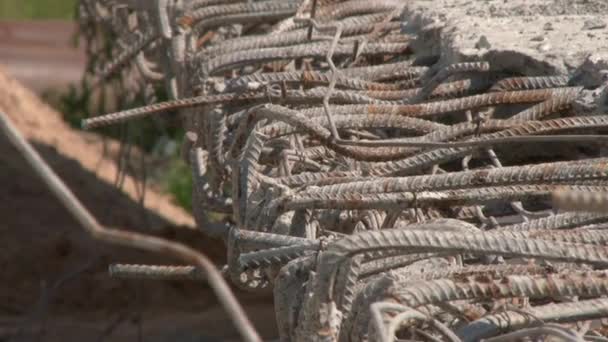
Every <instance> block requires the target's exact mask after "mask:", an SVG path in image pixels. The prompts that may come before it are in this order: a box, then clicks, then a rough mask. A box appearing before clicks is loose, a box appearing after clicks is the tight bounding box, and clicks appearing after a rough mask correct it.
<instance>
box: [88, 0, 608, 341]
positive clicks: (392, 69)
mask: <svg viewBox="0 0 608 342" xmlns="http://www.w3.org/2000/svg"><path fill="white" fill-rule="evenodd" d="M406 5H407V1H406V0H376V1H369V0H364V1H361V0H350V1H341V0H267V1H239V0H181V1H174V0H82V1H81V3H80V18H81V27H82V31H83V33H84V34H85V36H86V37H87V38H88V43H89V45H88V46H89V50H88V51H89V55H90V56H91V58H92V59H95V58H97V59H96V60H95V61H94V62H95V63H93V64H95V65H97V67H98V68H97V70H96V77H97V79H96V80H95V83H96V84H103V82H104V81H105V80H106V79H107V78H108V77H110V76H113V75H116V74H118V75H120V76H121V77H122V78H123V79H125V80H128V82H130V83H131V84H135V85H136V88H137V89H139V90H141V91H142V92H144V93H147V94H150V93H151V90H150V89H153V88H154V87H158V86H161V87H163V88H164V89H165V90H166V92H167V93H168V94H169V97H170V100H169V101H166V102H156V101H155V98H154V96H148V97H147V99H148V100H149V102H150V103H149V104H148V105H146V106H144V107H139V108H134V109H129V110H126V111H121V112H117V113H111V114H107V115H102V116H98V117H91V118H88V119H86V120H85V121H84V122H83V126H84V128H86V129H93V128H96V127H101V126H106V125H111V124H118V123H122V122H126V121H129V120H147V117H148V116H151V115H158V116H174V117H175V116H177V117H179V119H180V120H182V122H183V124H184V127H185V129H186V131H187V133H186V135H185V137H184V146H183V155H184V157H185V158H186V160H187V162H188V163H189V165H190V167H191V168H192V176H193V179H194V184H195V188H194V189H193V206H194V215H195V217H196V220H197V224H198V226H199V228H200V230H201V231H202V232H204V233H206V234H209V235H211V236H214V237H222V238H223V239H224V241H225V242H226V248H227V251H228V259H229V260H228V264H227V265H226V267H225V268H224V269H223V273H224V276H225V277H227V278H228V279H229V280H230V281H231V282H232V283H233V284H234V285H236V286H238V287H240V288H242V289H245V290H248V291H264V289H268V288H272V289H273V291H274V297H275V298H274V299H275V309H276V319H277V325H278V328H279V334H280V338H281V340H283V341H305V340H315V341H318V340H324V341H362V340H369V341H397V340H400V341H410V340H422V341H478V340H481V339H486V340H487V341H511V340H526V339H529V340H532V341H536V340H539V339H540V340H568V341H583V340H590V341H606V340H607V339H606V337H604V336H605V331H606V330H605V328H604V326H603V324H601V323H602V320H601V319H602V318H604V317H606V316H608V299H604V298H603V297H604V296H605V295H606V294H608V273H606V271H604V268H605V267H606V266H607V265H608V248H607V247H606V246H607V244H608V234H607V233H606V232H607V230H605V229H606V228H608V210H607V209H608V205H607V203H608V200H607V199H608V196H607V195H606V190H607V187H608V184H607V181H608V164H607V161H608V159H606V157H605V153H603V152H604V151H605V149H604V147H603V146H604V145H605V144H606V142H607V141H608V138H607V136H606V135H603V133H605V132H606V129H607V128H608V116H606V115H605V113H604V112H602V108H603V107H602V106H598V105H597V101H596V99H597V98H600V99H603V98H604V96H605V93H604V92H603V89H584V88H583V87H582V86H579V85H578V84H576V81H575V80H574V79H571V78H570V77H567V76H555V75H547V76H534V77H529V76H526V75H518V74H517V73H516V72H515V71H513V70H503V69H500V68H497V67H494V66H493V65H492V61H491V60H480V61H459V62H457V63H448V62H447V59H446V58H444V57H445V56H441V55H432V54H430V55H429V54H428V53H427V54H421V53H419V51H416V49H415V47H414V46H413V44H412V42H414V41H416V40H417V39H424V37H417V36H416V35H415V34H413V33H407V34H406V33H403V32H402V28H403V26H404V25H405V24H406V23H405V22H404V20H403V19H401V18H400V16H401V13H402V10H403V7H404V6H406ZM108 47H109V48H110V49H111V51H112V55H111V58H106V59H104V58H101V57H100V56H101V55H102V54H101V52H100V51H101V50H102V49H103V48H108ZM590 99H591V100H590ZM552 197H553V198H552ZM213 212H219V213H223V214H225V215H226V217H227V219H225V220H223V221H220V222H218V221H214V220H212V219H211V218H210V215H209V214H210V213H213ZM199 265H200V264H193V265H186V266H175V267H166V266H153V265H122V264H121V265H112V266H111V269H110V271H111V274H112V275H114V276H119V277H137V278H150V279H207V277H208V275H207V274H205V272H206V270H204V269H201V267H200V266H199ZM216 281H217V279H216ZM224 303H225V304H226V305H227V308H228V310H231V312H233V313H234V315H233V317H237V318H239V319H237V320H236V321H235V324H237V325H239V324H241V325H242V324H245V323H243V322H246V321H247V319H246V318H245V317H242V312H237V311H238V310H236V311H235V309H234V308H231V307H230V305H232V304H234V303H230V302H224ZM235 312H236V313H235ZM240 331H241V333H242V334H243V338H244V339H247V340H258V339H259V338H258V337H257V335H256V334H255V332H254V331H252V330H251V329H241V330H240Z"/></svg>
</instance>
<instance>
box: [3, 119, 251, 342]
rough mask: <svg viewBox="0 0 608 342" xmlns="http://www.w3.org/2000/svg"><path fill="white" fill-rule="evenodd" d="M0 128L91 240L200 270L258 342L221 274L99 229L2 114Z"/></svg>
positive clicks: (164, 245) (163, 243) (140, 237)
mask: <svg viewBox="0 0 608 342" xmlns="http://www.w3.org/2000/svg"><path fill="white" fill-rule="evenodd" d="M0 128H1V129H2V131H3V133H4V134H5V135H6V136H7V137H8V138H9V140H10V141H11V143H12V144H13V145H14V146H15V147H16V148H17V150H18V151H19V152H20V153H21V154H22V155H23V156H24V157H25V159H26V160H27V162H28V163H29V164H30V166H31V167H32V168H33V169H34V171H35V172H36V173H37V174H38V176H40V177H41V178H42V180H43V181H44V183H45V185H46V186H47V187H48V188H49V190H50V191H51V192H53V194H54V195H55V196H56V197H57V199H58V200H59V201H60V202H61V203H62V204H63V206H64V207H65V208H66V209H67V210H68V211H69V212H70V214H71V215H72V216H74V218H75V219H76V220H77V221H78V222H79V223H80V225H81V226H82V227H83V228H84V229H85V230H86V231H87V232H88V233H89V234H90V235H91V236H92V237H93V238H95V239H98V240H101V241H104V242H107V243H111V244H117V245H122V246H127V247H133V248H136V249H140V250H145V251H150V252H154V253H162V254H168V255H171V256H173V257H176V258H178V259H181V260H183V261H184V262H186V263H188V264H192V265H195V266H196V267H198V268H200V270H201V271H203V272H204V274H205V277H206V279H207V282H208V283H209V285H210V286H211V288H212V289H213V291H214V292H215V294H216V295H217V298H218V299H219V301H220V302H221V303H222V305H223V306H224V308H225V310H226V311H227V313H228V315H229V316H230V317H231V319H232V321H233V322H234V325H235V328H236V329H237V331H238V332H239V333H240V334H241V337H242V338H243V339H244V340H246V341H261V338H260V337H259V336H258V334H257V332H256V331H255V329H254V328H253V326H252V324H251V322H250V321H249V319H248V318H247V316H246V315H245V312H244V311H243V309H242V308H241V306H240V305H239V303H238V301H237V300H236V298H235V296H234V294H233V293H232V291H231V290H230V288H229V286H228V285H227V284H226V282H225V281H224V278H223V277H222V275H221V273H220V272H218V271H217V269H216V268H215V266H214V265H213V263H212V262H211V261H210V260H209V259H208V258H207V257H205V256H204V255H202V254H201V253H199V252H197V251H195V250H194V249H192V248H190V247H187V246H185V245H183V244H180V243H176V242H172V241H168V240H165V239H162V238H158V237H154V236H148V235H144V234H140V233H135V232H127V231H119V230H115V229H108V228H105V227H103V226H101V225H100V224H99V223H98V222H97V220H96V219H95V218H94V217H93V216H92V215H91V213H90V212H89V211H88V210H87V209H86V208H85V207H84V206H83V205H82V203H81V202H80V201H79V200H78V198H76V196H74V194H73V193H72V192H71V191H70V190H69V189H68V188H67V186H66V185H65V183H63V181H62V180H61V179H60V178H59V177H58V176H57V174H56V173H55V172H54V171H53V170H52V169H51V168H50V167H49V166H48V164H46V163H45V162H44V160H43V159H42V158H41V157H40V155H39V154H38V153H37V152H36V151H35V150H34V149H33V148H32V146H31V145H30V144H29V143H28V142H27V141H26V140H25V139H24V138H23V136H22V135H21V134H20V133H19V131H18V130H17V129H16V128H15V127H14V126H13V124H12V123H11V122H10V121H9V119H8V118H7V116H6V115H5V114H4V113H3V112H0Z"/></svg>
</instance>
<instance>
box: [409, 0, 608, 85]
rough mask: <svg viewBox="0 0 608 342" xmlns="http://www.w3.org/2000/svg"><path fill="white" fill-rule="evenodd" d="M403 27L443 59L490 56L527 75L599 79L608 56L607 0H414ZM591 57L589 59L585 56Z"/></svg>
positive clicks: (421, 48)
mask: <svg viewBox="0 0 608 342" xmlns="http://www.w3.org/2000/svg"><path fill="white" fill-rule="evenodd" d="M403 20H404V22H405V25H404V31H406V32H416V33H418V34H419V35H420V36H419V38H418V39H417V40H416V42H415V43H414V45H413V47H414V50H415V51H416V53H417V54H419V55H423V56H424V55H427V56H428V55H441V56H442V57H441V58H442V63H444V64H449V63H455V62H461V61H470V60H480V59H484V60H488V61H491V62H492V66H493V68H496V69H501V70H505V71H508V72H515V73H521V74H523V75H528V76H540V75H547V74H549V75H558V74H567V75H572V74H575V73H576V71H577V69H578V68H579V67H580V66H581V65H583V64H585V67H586V69H585V73H584V74H583V76H584V77H591V79H589V80H587V79H584V80H583V81H584V82H590V83H593V84H595V85H597V83H598V79H599V77H598V76H597V75H599V74H600V72H601V71H602V70H604V69H605V68H606V65H607V61H608V26H607V25H608V1H606V0H586V1H583V0H508V1H506V0H485V1H482V0H477V1H476V0H413V1H409V2H408V4H407V5H406V8H405V10H404V12H403ZM586 61H587V62H586Z"/></svg>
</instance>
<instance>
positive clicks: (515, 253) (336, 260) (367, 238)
mask: <svg viewBox="0 0 608 342" xmlns="http://www.w3.org/2000/svg"><path fill="white" fill-rule="evenodd" d="M445 226H446V225H445V224H444V225H437V227H436V229H435V231H430V230H411V231H409V230H391V229H389V230H382V231H373V232H364V233H360V234H356V235H352V236H348V237H346V238H343V239H340V240H338V241H336V242H334V243H331V244H329V245H328V246H327V248H326V249H325V250H324V251H323V252H322V253H320V257H319V258H320V259H319V264H318V266H317V274H318V275H319V279H318V280H317V285H316V288H315V292H314V296H313V298H312V299H311V300H312V301H313V302H315V303H317V308H320V306H318V305H320V303H329V302H334V301H335V298H333V286H334V285H333V284H334V282H335V275H336V272H337V270H338V269H339V267H340V265H341V264H342V263H344V262H345V261H346V260H347V258H349V257H352V256H354V255H357V254H360V253H365V252H371V251H375V250H380V249H393V250H402V251H403V253H404V254H412V253H415V252H417V251H418V252H419V251H425V252H452V253H454V254H460V253H468V254H482V255H483V254H496V255H504V256H512V257H539V258H543V259H547V260H557V261H565V262H583V263H585V262H586V263H591V264H597V265H598V266H600V265H604V266H605V265H608V249H606V248H603V247H597V246H591V245H583V244H567V243H559V242H548V241H543V240H534V239H528V238H527V237H526V236H518V235H517V234H516V233H510V234H483V233H476V234H470V233H453V232H445V231H442V228H443V227H445ZM429 304H430V303H429ZM410 306H412V307H414V306H413V305H410ZM417 306H418V305H417ZM308 324H313V325H316V324H319V322H318V321H312V322H308ZM319 329H327V330H328V331H333V330H335V329H336V328H335V327H334V328H332V327H330V326H323V325H322V326H321V327H319ZM332 329H333V330H332ZM315 331H318V329H317V328H315ZM331 334H332V335H336V336H337V335H338V334H339V331H333V332H332V333H331Z"/></svg>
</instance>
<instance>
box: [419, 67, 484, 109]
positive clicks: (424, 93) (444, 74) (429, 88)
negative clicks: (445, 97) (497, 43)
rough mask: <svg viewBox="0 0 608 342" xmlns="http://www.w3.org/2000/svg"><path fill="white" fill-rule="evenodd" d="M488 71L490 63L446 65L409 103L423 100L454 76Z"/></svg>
mask: <svg viewBox="0 0 608 342" xmlns="http://www.w3.org/2000/svg"><path fill="white" fill-rule="evenodd" d="M488 71H490V63H488V62H465V63H455V64H452V65H448V66H446V67H445V68H443V69H441V70H440V71H439V72H438V73H437V75H435V76H433V78H431V79H429V80H428V81H427V82H426V84H425V85H424V87H423V88H422V90H421V91H420V92H419V93H418V95H416V96H415V97H414V98H413V99H411V102H412V103H417V102H421V101H423V100H425V99H426V98H427V97H428V96H429V95H430V94H431V93H432V92H433V90H435V88H437V86H438V85H439V84H441V83H443V81H445V80H446V79H448V78H449V77H451V76H453V75H455V74H460V73H467V72H488Z"/></svg>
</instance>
